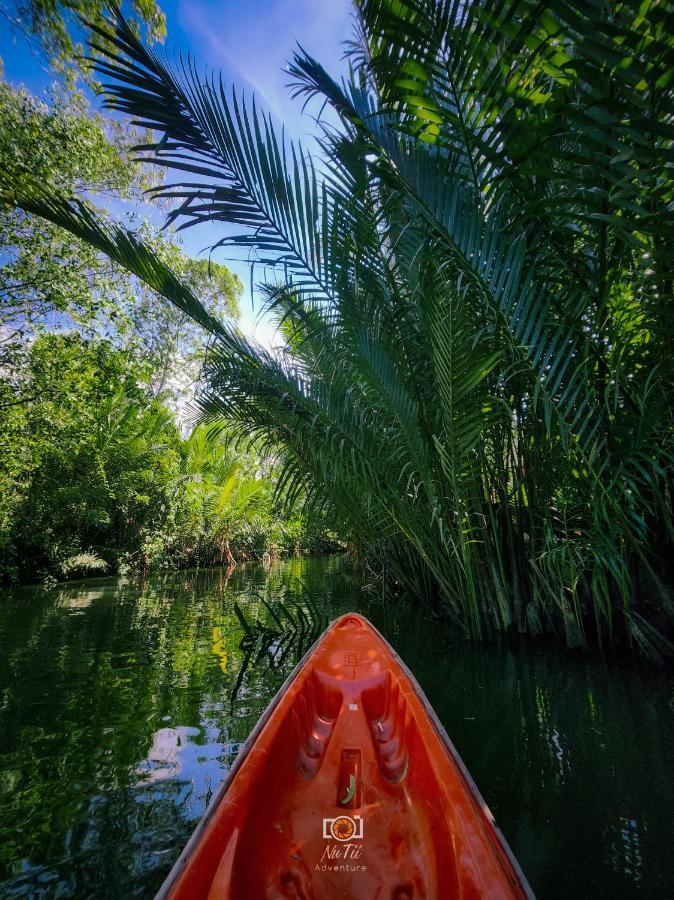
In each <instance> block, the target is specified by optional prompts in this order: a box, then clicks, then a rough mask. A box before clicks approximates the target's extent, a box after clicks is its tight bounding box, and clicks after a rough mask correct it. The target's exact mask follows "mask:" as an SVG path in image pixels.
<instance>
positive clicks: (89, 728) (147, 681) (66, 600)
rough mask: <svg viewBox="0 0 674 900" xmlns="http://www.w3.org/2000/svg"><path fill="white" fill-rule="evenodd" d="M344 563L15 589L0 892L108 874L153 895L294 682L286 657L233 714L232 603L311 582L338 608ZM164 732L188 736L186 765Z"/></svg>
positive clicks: (246, 682) (3, 637) (235, 649)
mask: <svg viewBox="0 0 674 900" xmlns="http://www.w3.org/2000/svg"><path fill="white" fill-rule="evenodd" d="M338 566H339V561H338V560H330V561H328V563H327V566H326V564H325V563H324V562H319V561H317V560H313V559H310V558H309V559H308V558H306V557H300V558H298V559H293V560H291V561H289V562H287V563H281V564H274V565H272V566H271V567H269V569H268V570H265V569H264V568H263V567H262V566H259V565H254V566H239V567H237V569H236V570H234V572H232V571H230V572H227V571H226V570H222V569H217V570H209V571H187V572H181V573H178V574H165V575H161V576H157V577H152V578H149V579H140V578H136V579H124V580H121V579H120V580H116V581H113V580H101V581H95V582H94V581H88V582H86V583H82V584H79V585H78V584H71V585H68V586H64V587H63V588H61V589H60V590H59V591H58V592H54V593H52V594H46V593H44V592H36V591H32V590H28V589H19V590H17V591H15V592H13V594H11V595H7V596H5V597H3V598H2V602H0V700H1V702H0V895H4V892H5V887H6V888H7V890H8V891H9V889H10V888H9V885H11V890H12V891H14V890H16V891H17V892H18V893H19V894H20V893H25V894H31V893H33V894H34V892H35V889H36V888H35V886H36V884H38V881H39V883H40V884H44V885H45V886H47V887H45V890H46V891H47V894H48V895H50V896H51V895H52V894H56V892H57V886H59V887H58V890H59V891H61V892H62V894H63V896H73V895H78V896H93V895H95V894H96V893H97V891H98V890H99V887H100V879H101V877H102V876H103V875H104V877H106V878H108V879H110V883H112V884H115V885H117V886H118V889H119V890H120V892H122V893H123V895H124V896H132V895H134V894H142V895H147V894H151V893H152V889H153V888H155V887H156V886H157V885H158V883H159V882H160V881H161V879H162V877H163V875H164V874H165V872H166V871H167V869H168V868H169V867H170V865H171V863H172V861H173V859H174V858H175V855H176V854H177V853H178V852H179V850H180V848H181V846H182V845H183V844H184V841H185V840H186V838H187V836H188V835H189V833H190V831H191V829H192V828H193V826H194V824H195V822H196V820H197V819H198V818H199V816H200V815H201V814H202V813H203V811H204V809H205V806H206V804H207V802H208V799H209V797H210V796H211V795H212V793H213V791H214V790H215V789H216V788H217V785H218V783H219V781H220V779H221V778H222V776H223V774H224V772H225V771H226V768H227V766H228V765H229V764H230V763H231V761H232V760H233V758H234V757H235V755H236V753H237V751H238V748H239V746H240V743H241V741H242V740H244V739H245V738H246V737H247V735H248V733H249V731H250V730H251V728H252V727H253V726H254V724H255V722H256V721H257V718H258V717H259V715H260V714H261V712H262V710H263V709H264V708H265V707H266V705H267V704H268V702H269V700H270V699H271V697H272V696H273V694H274V693H275V691H276V690H277V689H278V687H279V686H280V684H281V683H282V681H283V679H284V678H285V674H284V673H285V664H284V666H282V667H281V669H279V670H278V671H274V672H270V671H265V670H264V669H262V668H260V667H258V669H256V670H255V671H254V672H249V673H248V674H247V675H246V676H245V678H244V679H242V683H241V685H240V691H239V700H238V701H237V703H236V704H235V707H234V709H231V707H230V703H229V702H228V698H229V696H230V695H231V693H232V690H233V687H234V684H235V682H236V680H237V675H238V673H239V670H240V666H241V663H242V661H243V659H244V656H245V651H244V650H242V649H241V648H240V646H239V644H240V643H241V636H242V631H241V626H240V623H239V620H238V618H237V615H236V613H235V611H234V604H235V603H236V604H238V606H239V608H240V609H241V610H242V611H243V612H244V614H245V615H246V616H247V617H248V618H250V619H251V620H255V619H256V618H259V617H260V616H261V615H262V614H263V612H264V609H265V606H264V603H263V600H264V601H265V602H267V603H269V604H272V605H273V604H274V603H275V602H276V601H277V600H281V601H282V602H286V601H288V602H290V600H291V598H292V597H295V596H298V597H299V596H301V595H302V593H303V592H306V593H307V594H308V596H310V598H311V602H313V603H317V602H318V600H317V599H316V598H319V597H320V598H321V602H322V607H321V608H323V609H328V608H329V604H331V603H332V602H333V601H332V597H333V596H334V597H335V598H336V602H337V603H343V602H345V601H344V597H345V596H346V595H347V592H346V591H345V589H344V585H343V583H342V584H341V585H340V584H338V582H337V580H336V579H332V578H331V577H330V574H329V573H331V572H334V571H335V570H336V568H337V567H338ZM333 581H334V583H333ZM216 631H217V634H218V642H217V644H218V646H217V649H218V653H216V652H214V646H213V645H214V640H213V635H214V633H215V632H216ZM158 734H160V735H161V734H164V735H165V736H166V735H170V734H175V735H178V738H179V741H180V743H179V746H178V738H176V752H177V754H178V756H177V760H178V762H179V765H176V766H175V767H174V768H175V770H176V771H174V772H170V771H168V768H169V767H167V766H164V765H163V764H162V760H161V759H159V756H161V753H160V750H161V748H162V747H163V746H164V745H163V744H162V743H161V741H158V739H157V735H158ZM164 743H166V742H164ZM167 746H168V745H167ZM169 755H170V754H169ZM169 762H170V760H169ZM150 769H151V770H152V771H153V772H155V775H154V780H151V779H149V778H148V777H147V772H148V771H149V770H150ZM22 860H23V861H24V862H23V863H21V862H20V861H22ZM19 869H21V870H22V872H23V874H19ZM23 870H25V871H23Z"/></svg>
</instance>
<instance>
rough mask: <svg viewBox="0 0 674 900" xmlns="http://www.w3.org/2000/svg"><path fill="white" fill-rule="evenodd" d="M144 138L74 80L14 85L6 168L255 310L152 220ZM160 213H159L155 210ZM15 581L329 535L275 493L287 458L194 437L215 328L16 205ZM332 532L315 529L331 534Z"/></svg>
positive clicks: (8, 423)
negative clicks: (200, 384)
mask: <svg viewBox="0 0 674 900" xmlns="http://www.w3.org/2000/svg"><path fill="white" fill-rule="evenodd" d="M130 140H133V133H131V134H129V133H128V132H127V131H126V130H124V129H122V128H121V127H120V126H116V125H115V124H114V123H113V122H111V121H106V120H105V119H103V118H102V117H101V116H99V115H92V113H91V110H90V109H89V108H88V107H87V105H86V102H85V101H84V99H83V97H82V95H81V94H80V93H78V92H76V91H74V90H72V89H68V90H63V91H62V92H60V93H56V94H55V95H54V96H53V97H52V98H51V102H42V101H38V100H36V98H34V97H33V96H31V95H30V94H29V93H28V92H27V91H25V90H21V89H18V90H17V89H13V88H12V87H10V86H9V85H8V84H6V83H0V168H2V170H3V171H4V173H5V175H6V177H8V178H17V177H19V170H20V166H21V163H22V162H25V161H30V164H31V171H32V173H33V175H34V177H37V178H40V179H41V180H42V181H43V182H44V183H45V184H50V185H52V186H53V187H54V188H56V189H60V190H64V191H73V190H80V191H86V192H87V193H88V195H89V196H90V197H92V198H93V199H95V200H96V202H99V203H115V204H116V205H117V206H118V207H120V208H122V209H124V208H125V205H127V206H128V205H131V211H130V212H129V213H128V214H127V219H128V221H133V222H134V225H135V227H137V228H139V229H140V230H141V232H142V234H143V236H144V239H145V240H147V241H148V242H149V243H150V244H151V246H152V247H153V248H154V251H155V252H156V253H158V254H159V255H160V256H161V258H162V259H164V260H166V261H167V262H168V263H170V265H171V266H172V268H173V269H175V270H176V271H178V272H180V274H181V277H182V278H183V279H184V280H185V281H186V283H189V284H190V286H191V289H192V290H193V291H195V292H196V293H198V294H199V296H200V298H201V299H202V301H203V302H205V303H206V305H207V307H208V308H209V309H210V310H211V312H213V313H216V314H218V315H221V316H226V317H229V318H231V319H234V318H236V316H237V315H238V304H239V297H240V294H241V291H242V286H241V283H240V281H239V279H238V278H237V277H236V276H235V275H233V274H232V273H231V272H230V271H229V269H227V268H226V267H225V266H221V265H218V264H217V263H215V262H212V263H211V264H210V265H209V264H208V262H206V261H196V260H193V259H190V258H189V257H187V256H186V255H185V254H184V252H183V251H182V249H181V247H180V245H179V244H178V243H177V241H176V237H175V235H174V234H172V233H171V232H161V231H160V230H159V229H158V228H157V227H156V226H154V225H153V224H152V221H151V218H150V217H149V216H146V215H144V213H145V212H147V211H146V210H144V207H143V206H142V191H143V190H144V189H145V188H146V187H148V186H149V184H150V183H151V181H150V178H149V174H148V173H147V171H145V169H144V168H143V167H142V166H139V165H137V164H135V163H133V162H132V161H131V160H130V159H129V156H128V153H127V151H126V146H127V145H128V143H129V141H130ZM141 217H142V218H141ZM0 247H1V250H0V582H7V581H15V580H30V579H36V578H44V577H49V578H50V579H51V578H54V577H56V578H63V577H68V576H74V575H80V574H91V573H96V572H97V573H101V572H116V571H118V572H124V571H128V570H147V569H149V568H158V567H166V566H171V567H176V566H188V565H199V564H201V565H211V564H219V563H223V562H224V563H228V562H231V561H233V559H242V558H250V557H253V556H256V557H257V556H261V555H263V554H265V553H269V554H270V555H273V554H275V553H278V552H282V551H284V550H287V551H292V550H294V549H296V548H297V547H305V546H307V545H309V546H323V543H322V538H321V535H320V531H319V530H318V528H316V529H314V531H313V532H312V531H311V528H309V526H307V525H306V524H305V522H304V521H303V519H302V518H301V516H300V515H299V514H298V513H296V512H294V511H293V510H291V511H290V512H286V513H283V514H282V513H281V511H280V504H279V502H278V501H277V499H275V498H274V496H273V487H274V484H275V471H276V464H275V462H274V460H275V455H274V454H270V453H267V454H265V455H264V456H263V455H261V454H257V453H255V451H254V449H253V450H252V451H251V452H249V453H246V452H242V451H236V450H235V449H234V447H233V445H232V442H231V441H229V440H227V439H226V437H227V436H226V435H223V434H220V435H219V436H218V435H212V436H211V435H209V433H208V432H207V429H205V428H197V429H196V430H193V431H192V432H191V433H189V427H191V423H190V421H189V420H190V417H189V399H190V396H191V394H192V384H193V382H194V381H195V380H196V379H197V377H198V373H199V369H200V366H201V358H202V356H203V351H204V347H205V337H204V334H203V330H202V329H200V328H199V327H198V326H197V325H196V324H195V323H194V322H193V321H192V320H191V319H189V318H188V317H187V316H186V315H185V314H184V313H181V312H180V311H178V310H176V309H175V308H174V307H171V306H170V305H168V304H166V303H164V302H162V301H161V300H160V298H159V297H158V295H157V293H156V292H155V291H153V290H151V289H149V288H147V286H146V285H144V283H143V282H142V281H139V280H138V279H135V278H132V277H131V276H130V275H129V274H128V272H126V271H125V270H123V269H121V268H120V267H119V266H116V265H113V264H111V263H110V262H109V261H108V260H105V259H104V258H102V257H101V256H100V254H97V253H96V252H95V251H94V250H92V249H91V248H90V247H89V246H88V245H87V244H85V243H83V242H82V241H79V240H77V239H76V238H73V237H72V236H71V235H70V234H68V233H67V232H66V231H64V230H63V229H61V228H59V227H58V226H56V225H54V224H52V223H49V222H46V221H45V220H43V219H38V218H36V217H34V216H31V215H29V214H25V213H23V212H21V211H20V210H9V209H4V210H2V211H0ZM314 532H315V533H314Z"/></svg>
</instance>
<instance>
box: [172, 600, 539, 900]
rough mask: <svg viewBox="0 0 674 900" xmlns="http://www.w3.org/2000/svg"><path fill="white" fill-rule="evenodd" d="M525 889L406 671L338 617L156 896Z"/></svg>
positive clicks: (267, 898) (462, 893)
mask: <svg viewBox="0 0 674 900" xmlns="http://www.w3.org/2000/svg"><path fill="white" fill-rule="evenodd" d="M289 897H293V898H302V900H333V898H335V900H336V898H350V900H374V898H381V900H419V898H433V900H450V898H454V897H457V898H466V900H472V898H478V897H485V898H512V897H530V898H531V897H533V893H532V891H531V888H530V887H529V885H528V884H527V881H526V878H525V876H524V874H523V873H522V871H521V869H520V867H519V865H518V864H517V861H516V860H515V857H514V856H513V854H512V852H511V850H510V849H509V847H508V845H507V844H506V841H505V839H504V837H503V835H502V834H501V832H500V830H499V829H498V827H497V826H496V823H495V821H494V817H493V816H492V814H491V812H490V811H489V809H488V807H487V805H486V804H485V802H484V800H483V799H482V797H481V796H480V793H479V791H478V789H477V787H476V786H475V784H474V783H473V780H472V779H471V777H470V775H469V774H468V771H467V769H466V767H465V766H464V764H463V762H462V761H461V759H460V757H459V754H458V753H457V751H456V749H455V748H454V746H453V745H452V743H451V741H450V740H449V738H448V736H447V734H446V733H445V730H444V729H443V727H442V725H441V724H440V722H439V721H438V718H437V716H436V715H435V713H434V712H433V710H432V708H431V706H430V704H429V703H428V701H427V700H426V698H425V696H424V694H423V692H422V690H421V688H420V687H419V685H418V684H417V682H416V680H415V679H414V677H413V675H412V674H411V672H410V671H409V670H408V669H407V667H406V666H405V664H404V663H403V662H402V660H401V659H400V658H399V657H398V655H397V654H396V652H395V651H394V650H393V648H392V647H391V646H390V644H388V643H387V641H386V640H385V639H384V638H383V637H382V635H381V634H380V633H379V632H378V631H377V630H376V628H374V626H373V625H371V624H370V623H369V622H368V621H367V619H365V618H363V617H362V616H359V615H356V614H354V613H349V614H347V615H345V616H341V617H340V618H339V619H337V620H336V621H335V622H333V623H332V624H331V625H330V626H329V627H328V628H327V630H326V631H325V632H324V633H323V635H322V636H321V637H320V638H319V639H318V641H317V642H316V643H315V644H314V646H313V647H312V648H311V649H310V650H309V651H308V653H307V654H306V655H305V656H304V658H303V659H302V660H301V661H300V663H299V664H298V665H297V667H296V668H295V670H294V671H293V672H292V673H291V675H290V676H289V678H288V679H287V681H286V682H285V683H284V685H283V686H282V688H281V690H280V691H279V693H278V694H277V695H276V697H275V698H274V700H273V701H272V702H271V704H270V705H269V707H268V708H267V710H266V712H265V713H264V715H263V716H262V718H261V719H260V721H259V722H258V724H257V726H256V727H255V729H254V730H253V732H252V733H251V735H250V737H249V738H248V740H247V741H246V742H245V744H244V745H243V747H242V749H241V752H240V753H239V755H238V757H237V759H236V761H235V762H234V764H233V765H232V767H231V769H230V770H229V772H228V774H227V778H226V780H225V782H224V783H223V784H222V786H221V787H220V789H219V790H218V792H217V794H216V795H215V796H214V798H213V800H212V802H211V804H210V806H209V809H208V811H207V812H206V814H205V816H204V818H203V819H202V821H201V822H200V823H199V825H197V827H196V829H195V831H194V833H193V835H192V837H191V838H190V840H189V842H188V844H187V846H186V847H185V849H184V851H183V853H182V854H181V855H180V857H179V859H178V860H177V862H176V864H175V865H174V867H173V869H172V870H171V872H170V873H169V875H168V877H167V879H166V881H165V882H164V884H163V885H162V887H161V889H160V890H159V893H158V894H157V898H172V900H177V898H180V900H183V898H184V900H187V898H190V900H201V898H203V900H215V898H218V900H281V898H289Z"/></svg>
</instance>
